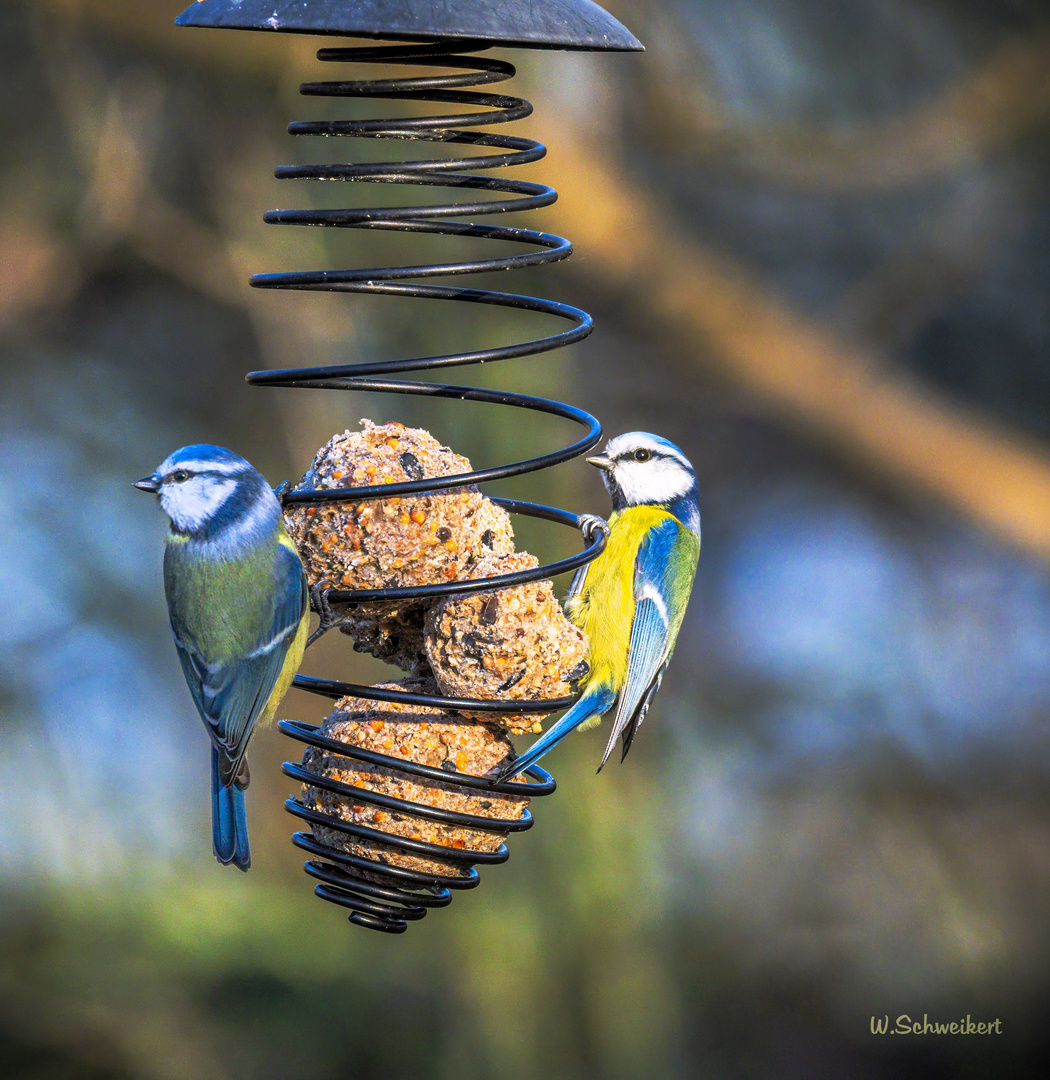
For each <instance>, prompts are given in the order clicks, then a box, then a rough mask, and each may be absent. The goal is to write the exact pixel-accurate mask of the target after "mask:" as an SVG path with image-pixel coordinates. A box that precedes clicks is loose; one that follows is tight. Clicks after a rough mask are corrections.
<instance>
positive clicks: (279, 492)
mask: <svg viewBox="0 0 1050 1080" xmlns="http://www.w3.org/2000/svg"><path fill="white" fill-rule="evenodd" d="M291 486H292V485H291V484H289V483H288V481H287V480H282V481H281V482H280V483H279V484H278V485H277V487H275V488H274V489H273V494H274V497H275V498H276V499H277V501H278V502H279V503H280V504H281V505H282V506H283V505H284V497H285V495H287V494H288V491H289V490H290V488H291Z"/></svg>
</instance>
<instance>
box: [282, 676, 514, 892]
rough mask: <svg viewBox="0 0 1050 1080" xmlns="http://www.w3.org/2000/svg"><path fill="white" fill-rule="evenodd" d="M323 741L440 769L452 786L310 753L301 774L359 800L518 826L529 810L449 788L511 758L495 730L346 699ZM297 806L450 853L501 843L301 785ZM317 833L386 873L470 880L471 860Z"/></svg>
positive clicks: (422, 684) (415, 708) (428, 690)
mask: <svg viewBox="0 0 1050 1080" xmlns="http://www.w3.org/2000/svg"><path fill="white" fill-rule="evenodd" d="M383 687H384V688H387V689H401V690H408V691H410V692H412V693H422V694H434V693H436V692H437V688H436V686H435V685H434V683H433V682H432V681H430V680H422V679H405V680H403V681H401V682H396V683H385V684H383ZM321 734H322V735H325V736H326V737H327V738H329V739H337V740H338V741H340V742H344V743H349V744H350V745H352V746H358V747H362V748H364V749H366V750H373V751H375V752H377V753H380V754H386V755H388V756H390V757H395V758H404V759H405V760H407V761H416V762H420V763H421V764H423V765H429V766H431V767H432V768H437V769H441V770H443V771H445V772H447V773H448V775H449V779H450V781H452V783H449V784H444V783H441V782H440V781H431V780H425V779H421V778H415V777H410V776H408V775H406V774H402V773H399V772H395V771H392V770H391V769H387V768H384V767H381V766H373V765H370V764H368V763H366V762H361V761H356V760H355V759H353V758H347V757H340V756H339V755H336V754H331V753H329V752H328V751H326V750H321V749H318V748H316V747H308V748H307V751H306V754H305V755H304V757H303V767H304V768H306V769H308V770H309V771H310V772H312V773H316V774H319V775H324V776H327V777H329V778H331V779H333V780H337V781H339V782H340V783H343V784H348V785H350V786H351V787H354V788H357V789H359V790H360V791H361V792H362V794H364V793H367V792H372V791H375V792H379V793H381V794H383V795H390V796H396V797H398V798H401V799H406V800H408V801H409V802H414V803H423V804H426V805H427V806H434V807H441V808H443V809H445V810H454V811H458V812H460V813H465V814H476V815H478V816H480V817H487V818H504V819H510V820H517V819H519V818H520V817H521V816H522V815H523V814H524V813H525V808H526V806H528V803H529V800H528V799H527V798H521V797H518V796H512V795H501V794H498V793H496V792H491V791H487V790H473V789H468V788H463V787H458V788H457V787H455V786H453V785H454V781H455V777H456V775H457V774H464V773H465V774H469V775H472V776H495V775H496V773H497V772H498V771H499V768H500V766H501V765H502V764H503V763H504V762H505V761H506V760H507V758H508V756H509V755H510V754H511V753H512V751H513V747H512V745H511V743H510V740H509V739H508V738H507V736H506V735H505V734H503V733H502V732H500V731H499V730H498V729H494V728H492V727H490V726H488V725H484V724H478V723H474V722H472V721H469V720H464V719H463V718H462V717H461V716H459V715H457V714H456V713H447V712H442V711H440V710H438V709H433V708H430V707H427V706H419V705H400V704H395V703H386V702H381V701H368V700H365V699H362V698H349V697H347V698H342V699H341V700H340V701H338V702H336V705H335V708H334V709H333V711H332V712H331V714H330V715H329V716H328V718H327V719H326V720H325V721H324V723H323V724H322V725H321ZM303 802H304V804H305V805H306V806H308V807H310V808H311V809H313V810H318V811H320V812H321V813H326V814H334V815H335V816H337V817H340V818H342V819H343V820H344V821H348V822H353V823H355V824H358V825H364V826H367V827H368V828H371V829H377V830H379V831H381V832H384V833H389V834H391V835H392V836H402V837H408V838H410V839H413V840H422V841H425V842H427V843H430V844H437V845H439V846H441V847H446V848H449V849H451V850H455V851H482V852H487V851H495V850H496V849H497V848H498V847H499V846H500V844H501V843H502V842H503V841H504V840H505V839H506V834H503V833H495V832H483V831H481V830H479V829H465V828H457V827H453V826H450V825H445V824H442V823H441V822H434V821H428V820H427V819H425V818H420V817H413V816H412V815H411V814H410V813H407V812H403V811H388V810H386V809H384V808H382V807H379V806H375V805H373V804H371V803H369V802H367V801H366V800H365V799H364V798H362V799H361V800H360V801H355V800H354V799H352V798H348V797H346V796H344V795H340V794H335V793H333V792H329V791H325V790H324V789H322V788H317V787H312V786H310V785H309V784H304V785H303ZM314 835H315V837H316V838H317V840H318V842H319V843H321V844H325V845H326V846H329V847H332V848H334V849H336V850H338V851H346V852H349V853H350V854H352V855H358V856H360V857H362V858H367V859H372V860H375V861H378V862H382V863H385V864H386V865H388V866H399V867H404V868H406V869H409V870H419V871H424V872H426V873H431V874H441V875H443V876H445V877H462V876H466V874H465V867H467V866H469V863H459V862H453V861H445V860H441V859H436V858H429V857H426V856H421V855H417V854H413V853H411V852H408V851H404V850H401V849H399V848H396V847H391V846H388V845H387V844H385V843H382V842H379V841H373V840H367V839H359V838H357V837H354V836H350V835H349V834H347V833H342V832H339V831H338V830H336V829H329V828H325V827H324V826H320V825H315V826H314Z"/></svg>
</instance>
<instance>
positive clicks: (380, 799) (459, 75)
mask: <svg viewBox="0 0 1050 1080" xmlns="http://www.w3.org/2000/svg"><path fill="white" fill-rule="evenodd" d="M488 47H489V46H488V44H487V43H484V42H480V41H479V42H474V41H459V42H444V43H440V42H438V43H424V44H413V45H394V46H378V47H367V48H326V49H321V50H320V51H319V52H318V59H319V60H321V61H326V62H367V63H370V64H397V65H419V66H424V67H432V68H441V69H446V70H447V69H451V71H452V72H453V73H452V74H441V75H430V74H426V75H419V76H413V77H406V78H394V79H373V80H353V81H339V82H321V83H306V84H304V85H303V86H302V87H301V93H303V94H304V95H307V96H324V97H357V98H365V97H367V98H379V99H395V100H403V101H428V102H447V103H452V104H456V105H467V106H472V107H479V108H480V110H481V111H468V112H465V113H458V114H442V115H436V116H412V117H406V118H399V119H382V120H345V121H344V120H337V121H316V122H313V121H310V122H298V123H293V124H290V125H289V128H288V130H289V133H290V134H292V135H315V136H316V135H322V136H337V137H344V138H373V139H376V138H378V139H398V140H415V141H424V142H441V143H452V144H462V145H466V146H471V147H480V148H489V149H491V150H493V151H494V152H492V153H484V154H479V155H472V156H467V157H455V158H441V159H431V160H415V161H406V162H394V163H359V164H328V165H295V166H282V167H280V168H278V169H277V170H276V172H275V175H276V176H277V177H278V178H279V179H299V180H328V181H344V182H347V181H348V182H357V183H381V184H409V185H420V186H434V187H442V188H456V189H466V190H468V191H471V192H474V191H478V192H495V193H499V194H501V195H502V196H504V197H502V198H496V199H481V200H476V201H469V202H466V201H464V202H459V203H455V202H447V203H441V204H439V205H428V206H420V207H412V208H405V207H379V208H363V209H328V210H324V209H322V210H275V211H272V212H270V213H267V214H266V215H265V216H264V220H265V221H266V222H268V223H270V224H276V225H312V226H323V227H329V228H345V229H371V230H382V231H395V232H408V233H422V234H431V235H435V234H437V235H445V236H457V237H467V238H471V239H479V240H496V241H512V242H515V243H518V244H524V245H526V246H527V247H529V248H530V249H532V250H527V251H525V252H522V253H519V254H515V255H506V256H501V257H496V258H488V259H473V260H467V261H462V262H451V263H435V264H428V265H417V266H393V267H380V268H359V269H349V270H318V271H309V272H303V273H276V274H259V275H256V276H254V277H253V278H252V279H251V284H252V285H253V286H255V287H256V288H263V289H300V290H307V291H324V292H346V293H365V294H380V295H388V296H412V297H422V298H426V299H437V300H450V301H456V302H460V303H473V304H487V305H495V306H498V307H504V308H512V309H518V310H524V311H535V312H540V313H544V314H548V315H554V316H557V317H558V318H561V319H564V320H566V321H568V322H569V323H570V324H571V326H570V327H569V328H568V329H566V330H562V331H561V332H559V333H555V334H550V335H547V336H545V337H540V338H535V339H531V340H528V341H525V342H519V343H515V344H510V345H505V346H501V347H498V348H493V349H485V350H480V351H475V352H467V353H452V354H446V355H438V356H427V357H419V358H414V359H405V360H394V361H384V362H378V363H371V364H349V365H338V366H329V367H320V368H296V369H287V370H280V371H257V372H252V373H251V374H249V375H248V376H247V380H248V382H250V383H253V384H256V385H263V386H283V387H304V388H311V389H331V390H357V391H379V392H385V393H397V394H414V395H425V396H430V397H446V398H457V399H461V400H467V401H482V402H487V403H491V404H498V405H506V406H512V407H515V408H519V409H528V410H532V411H535V412H542V413H547V414H549V415H553V416H559V417H562V418H565V419H568V420H571V421H573V422H574V423H576V424H579V425H581V426H582V427H584V428H585V429H586V433H585V434H584V435H583V437H582V438H580V439H578V440H577V441H575V442H573V443H571V444H570V445H569V446H566V447H565V448H563V449H560V450H556V451H553V452H551V453H548V454H544V455H541V456H537V457H532V458H527V459H524V460H522V461H517V462H514V463H512V464H508V465H500V466H495V467H492V468H487V469H479V470H476V471H474V472H470V473H463V474H459V475H455V476H444V477H432V478H429V479H422V480H412V481H407V482H404V483H395V484H384V485H374V486H367V487H353V488H331V489H325V490H323V491H322V490H309V491H294V492H290V491H281V492H280V496H281V499H282V502H283V503H284V505H286V506H289V505H302V504H309V505H320V504H325V503H334V502H343V501H349V500H353V501H354V502H361V501H362V500H365V499H375V498H384V499H388V498H391V497H399V496H403V495H408V494H412V493H416V492H432V491H436V490H443V489H449V488H457V487H462V486H464V485H467V484H477V483H481V482H484V481H491V480H498V479H503V478H505V477H509V476H519V475H522V474H524V473H529V472H535V471H538V470H540V469H545V468H548V467H550V466H552V465H556V464H559V463H561V462H564V461H568V460H570V459H572V458H574V457H577V456H579V455H581V454H584V453H586V452H587V451H588V450H590V449H591V448H592V447H593V446H594V445H595V444H596V443H598V442H599V440H600V439H601V434H602V433H601V426H600V424H599V423H598V421H597V420H596V419H595V418H594V417H593V416H591V415H590V414H589V413H586V412H584V411H583V410H581V409H577V408H575V407H573V406H571V405H566V404H563V403H561V402H558V401H552V400H549V399H546V398H540V397H535V396H533V395H529V394H517V393H512V392H509V391H504V390H491V389H482V388H479V387H470V386H456V385H446V384H441V383H427V382H411V381H405V380H401V379H390V378H387V377H386V376H389V375H392V374H397V373H403V372H408V371H425V370H431V369H436V368H447V367H457V366H464V365H469V364H480V363H486V362H491V361H496V360H506V359H512V358H516V357H522V356H532V355H537V354H540V353H544V352H548V351H550V350H552V349H556V348H559V347H561V346H563V345H568V344H571V343H573V342H576V341H579V340H580V339H582V338H584V337H586V336H587V335H588V334H589V333H590V332H591V330H592V328H593V324H592V320H591V317H590V316H589V315H588V314H587V313H586V312H584V311H581V310H580V309H579V308H575V307H570V306H569V305H567V304H560V303H557V302H555V301H552V300H545V299H539V298H536V297H531V296H522V295H517V294H514V293H507V292H497V291H494V290H490V289H465V288H461V287H453V286H448V285H430V284H422V283H419V281H418V279H421V278H431V277H447V276H450V275H456V274H473V273H484V272H489V271H494V270H509V269H514V268H521V267H526V266H536V265H538V264H541V263H548V262H556V261H559V260H561V259H565V258H567V257H568V256H569V255H570V254H571V251H572V247H571V245H570V243H569V242H568V241H567V240H565V239H563V238H562V237H559V236H553V235H551V234H549V233H543V232H537V231H535V230H531V229H522V228H514V227H507V226H495V225H477V224H474V223H472V222H465V221H461V220H452V219H453V218H461V217H463V216H470V217H477V216H482V215H487V214H496V213H505V212H508V211H520V210H528V209H534V208H537V207H541V206H547V205H549V204H550V203H552V202H554V201H555V199H556V198H557V193H556V192H555V191H554V189H553V188H550V187H548V186H546V185H544V184H538V183H533V182H529V181H523V180H511V179H506V178H497V177H491V176H479V175H475V173H476V171H477V170H483V169H495V168H503V167H506V166H514V165H523V164H525V163H527V162H532V161H537V160H539V159H540V158H542V157H543V156H544V155H545V154H546V149H545V147H544V146H543V145H542V144H540V143H538V142H535V141H534V140H532V139H527V138H521V137H515V136H511V135H505V134H494V133H491V132H479V131H476V130H471V129H474V128H477V127H479V126H486V125H493V124H499V123H506V122H509V121H513V120H518V119H521V118H523V117H525V116H528V115H529V114H530V113H531V112H532V106H531V105H530V104H529V103H528V102H527V101H524V100H523V99H521V98H516V97H509V96H506V95H502V94H493V93H487V92H479V91H476V90H466V89H463V88H464V87H469V86H477V85H482V84H489V83H495V82H499V81H502V80H505V79H509V78H511V77H512V76H513V75H514V73H515V72H514V67H513V66H512V65H511V64H509V63H507V62H505V61H503V60H496V59H492V58H486V57H477V56H468V55H459V54H463V53H476V52H479V51H482V50H484V49H486V48H488ZM409 279H412V280H409ZM493 501H495V502H497V503H498V504H499V505H501V506H503V507H504V508H505V509H507V510H508V511H510V512H511V513H517V514H524V515H527V516H531V517H538V518H543V519H546V520H548V521H553V522H556V523H558V524H561V525H566V526H570V527H573V528H580V529H581V530H582V531H583V533H584V538H585V542H586V546H585V548H584V550H583V551H582V552H580V553H578V554H576V555H573V556H571V557H569V558H565V559H561V560H559V561H556V562H553V563H549V564H547V565H545V566H539V567H536V568H533V569H529V570H522V571H518V572H516V573H511V574H503V575H499V576H496V577H489V578H482V579H476V580H470V581H450V582H442V583H440V584H434V585H422V586H414V587H408V588H390V589H359V590H353V591H347V590H337V589H326V590H324V592H323V594H316V595H315V597H314V600H315V606H317V607H318V608H319V609H320V610H321V611H322V613H324V612H327V610H328V603H329V602H330V603H335V604H347V603H354V602H357V603H363V602H370V601H385V600H405V599H412V598H433V597H439V596H446V595H450V594H453V593H467V592H480V591H490V590H492V589H495V588H509V587H511V586H514V585H520V584H524V583H526V582H529V581H539V580H542V579H546V578H549V577H552V576H554V575H557V574H562V573H566V572H568V571H571V570H574V569H577V568H579V567H581V566H583V565H585V564H586V563H588V562H590V561H591V560H592V559H594V558H595V557H596V556H597V555H598V554H599V553H600V552H601V551H602V549H603V548H604V546H605V535H606V534H605V533H604V531H602V530H601V529H600V528H594V527H593V522H594V520H595V519H589V520H584V519H581V518H579V517H578V516H577V515H575V514H572V513H569V512H568V511H564V510H558V509H555V508H553V507H548V506H540V505H537V504H534V503H527V502H521V501H518V500H510V499H494V500H493ZM327 628H328V627H327V626H326V625H324V624H322V627H321V628H320V632H322V633H323V632H324V630H325V629H327ZM315 636H316V635H315ZM294 685H295V686H296V687H298V688H299V689H301V690H307V691H310V692H312V693H315V694H320V695H323V696H327V697H332V698H339V697H342V696H344V695H352V696H355V697H361V698H367V699H371V700H378V701H392V702H403V703H409V704H416V705H426V706H433V707H435V708H440V709H445V710H458V711H463V710H467V711H471V712H491V713H503V714H506V713H549V712H553V711H555V710H557V709H561V708H564V707H566V706H567V705H569V704H570V703H571V701H572V699H571V698H562V699H558V700H549V701H490V700H484V701H482V700H474V699H463V698H448V697H441V696H436V695H422V694H414V693H409V692H407V691H397V690H383V689H379V688H377V687H369V686H360V685H357V684H354V683H345V682H338V681H334V680H327V679H316V678H311V677H307V676H302V675H300V676H297V677H296V679H295V682H294ZM280 728H281V730H282V731H283V732H284V733H285V734H286V735H288V736H290V737H291V738H293V739H296V740H298V741H300V742H303V743H306V744H308V745H311V746H314V747H318V748H320V749H323V750H326V751H328V752H330V753H335V754H338V755H340V756H343V757H347V758H352V759H355V760H358V761H362V762H365V763H368V764H370V765H378V766H382V767H384V768H387V769H390V770H393V771H395V772H397V773H400V774H403V775H406V776H408V777H412V778H416V779H420V780H430V781H439V782H440V783H442V784H444V785H452V786H455V787H458V788H461V789H463V790H465V791H470V790H478V789H483V790H484V791H486V792H498V793H503V794H509V795H518V796H528V797H532V796H541V795H548V794H550V793H551V792H552V791H554V787H555V784H554V779H553V778H552V777H551V776H550V774H549V773H547V772H545V771H544V770H543V769H541V768H539V767H538V766H533V767H532V768H530V769H529V770H528V771H527V773H526V775H527V776H528V777H529V779H530V781H531V782H529V783H522V782H513V781H508V782H504V783H493V782H492V781H490V780H487V779H484V778H481V777H474V776H468V775H465V774H462V773H449V772H445V771H444V770H441V769H434V768H431V767H429V766H426V765H421V764H418V763H416V762H412V761H406V760H404V759H402V758H397V757H390V756H386V755H383V754H378V753H375V752H373V751H369V750H365V749H361V748H358V747H355V746H351V745H348V744H346V743H343V742H339V741H336V740H332V739H329V738H326V737H325V736H323V735H321V734H319V730H318V728H317V727H314V726H311V725H308V724H299V723H292V722H290V721H282V722H281V724H280ZM283 769H284V772H285V774H286V775H287V776H289V777H291V778H293V779H295V780H299V781H302V782H304V783H307V784H309V785H311V786H313V787H316V788H323V789H325V790H327V791H331V792H334V793H336V794H339V795H344V796H347V797H352V798H353V800H354V801H355V802H359V803H362V802H367V803H370V804H373V805H376V806H381V807H383V808H386V809H392V810H394V811H396V812H398V813H401V814H405V815H408V816H414V817H417V818H424V819H428V820H431V821H438V822H441V823H444V824H447V825H452V826H457V827H468V828H472V829H479V830H485V831H489V832H496V833H509V832H519V831H523V830H525V829H528V828H530V827H531V825H532V816H531V814H530V813H529V812H528V810H526V811H525V814H524V816H523V817H522V818H520V819H516V820H501V819H493V818H486V817H479V816H475V815H471V814H464V813H458V812H454V811H451V810H444V809H439V808H435V807H432V806H426V805H423V804H417V803H411V802H407V801H405V800H403V799H399V798H395V797H392V796H388V795H383V794H380V793H378V792H371V791H367V790H365V789H362V788H358V787H349V786H348V785H345V784H341V783H339V782H338V781H335V780H333V779H331V778H330V777H326V776H322V775H318V774H316V773H313V772H310V771H308V770H307V769H304V768H303V766H302V765H298V764H294V763H291V762H285V764H284V766H283ZM285 807H286V809H287V810H288V811H289V812H290V813H292V814H294V815H295V816H297V817H299V818H301V819H302V820H304V821H306V822H308V823H310V824H312V825H321V826H324V827H325V828H329V829H334V830H337V831H339V832H341V833H344V834H348V835H351V836H354V837H357V838H359V839H364V840H368V841H372V842H375V843H381V844H384V845H386V846H388V847H394V848H397V849H398V850H401V851H405V852H409V853H411V854H415V855H421V856H424V857H427V858H438V859H441V860H442V861H444V862H452V863H456V864H461V865H462V868H463V876H461V877H453V878H449V877H445V876H442V875H438V874H431V873H424V872H421V871H416V870H408V869H404V868H400V867H395V866H389V865H387V864H385V863H381V862H378V861H375V860H372V859H366V858H363V857H360V856H356V855H351V854H348V853H345V852H341V851H336V850H333V849H332V848H330V847H328V846H327V845H323V844H320V843H319V842H318V841H317V840H316V838H315V837H314V836H313V834H312V833H305V832H297V833H295V835H294V836H293V838H292V839H293V843H295V844H296V846H298V847H299V848H301V849H303V850H304V851H307V852H309V853H310V854H311V855H314V856H316V857H317V858H315V859H311V860H310V861H308V862H307V863H306V864H305V869H306V872H307V873H308V874H310V875H311V876H312V877H314V878H316V879H318V881H319V882H320V884H318V885H317V886H316V889H315V892H316V894H317V895H318V896H320V897H321V898H322V899H325V900H329V901H331V902H333V903H336V904H339V905H341V906H343V907H346V908H348V909H350V911H351V915H350V921H351V922H354V923H357V924H358V925H361V926H366V927H369V928H371V929H374V930H380V931H384V932H387V933H402V932H403V931H404V930H405V929H407V926H408V922H409V921H410V920H416V919H420V918H422V917H423V916H424V915H425V914H426V912H427V910H428V908H431V907H443V906H445V905H446V904H448V903H449V902H450V900H451V890H452V889H465V888H472V887H474V886H476V885H477V884H478V881H479V878H478V873H477V870H476V869H475V868H474V864H479V863H480V864H488V863H500V862H503V861H505V860H506V858H507V855H508V852H507V847H506V845H505V844H501V845H500V847H499V849H498V850H496V851H494V852H478V851H470V850H455V849H451V848H448V847H443V846H439V845H436V844H430V843H426V842H424V841H420V840H412V839H409V838H406V837H400V836H392V835H390V834H388V833H385V832H381V831H379V830H376V829H371V828H368V827H366V826H363V825H358V824H353V823H350V822H347V821H344V820H342V819H341V818H338V817H336V816H334V815H331V814H325V813H321V812H319V811H316V810H313V809H311V808H309V807H307V806H305V805H304V804H303V803H302V802H301V801H300V800H298V799H296V798H290V799H289V800H288V801H287V802H286V803H285Z"/></svg>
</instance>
